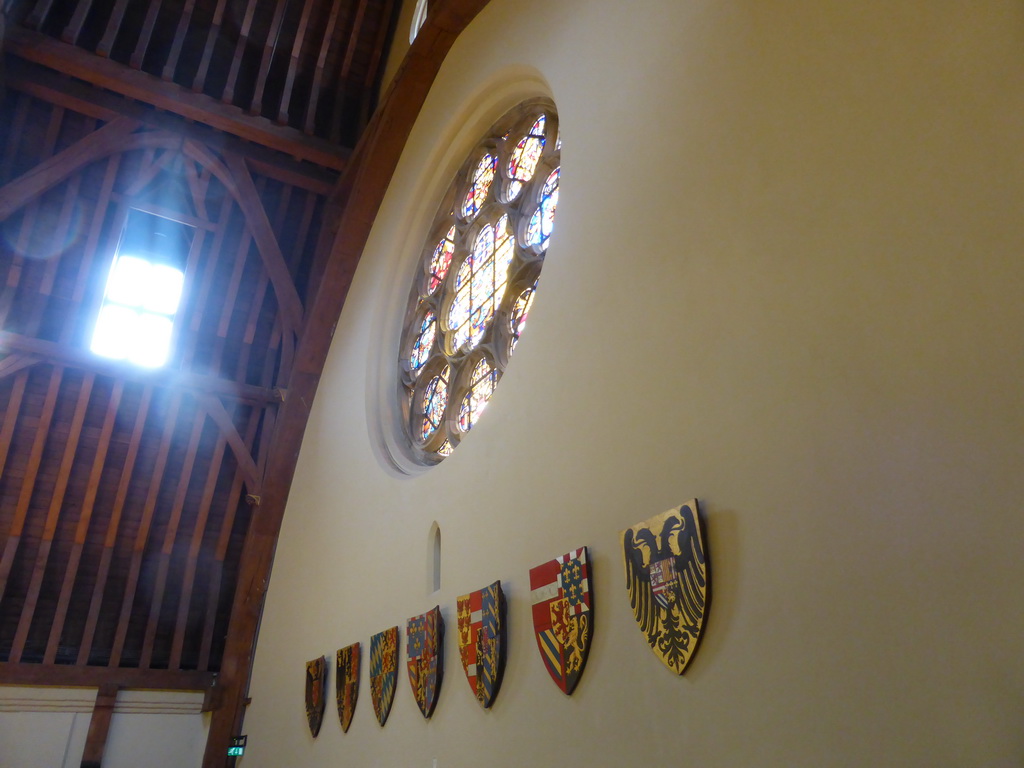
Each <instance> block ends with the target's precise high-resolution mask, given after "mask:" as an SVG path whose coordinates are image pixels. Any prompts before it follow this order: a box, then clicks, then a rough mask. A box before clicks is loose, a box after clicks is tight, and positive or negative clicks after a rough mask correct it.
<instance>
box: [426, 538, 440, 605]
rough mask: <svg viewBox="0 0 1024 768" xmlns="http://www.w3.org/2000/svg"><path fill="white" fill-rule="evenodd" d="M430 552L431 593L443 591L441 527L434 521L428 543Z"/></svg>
mask: <svg viewBox="0 0 1024 768" xmlns="http://www.w3.org/2000/svg"><path fill="white" fill-rule="evenodd" d="M427 548H428V550H429V552H430V555H429V559H430V591H431V592H437V591H438V590H439V589H441V526H439V525H438V524H437V521H434V524H433V525H432V526H430V538H429V540H428V542H427Z"/></svg>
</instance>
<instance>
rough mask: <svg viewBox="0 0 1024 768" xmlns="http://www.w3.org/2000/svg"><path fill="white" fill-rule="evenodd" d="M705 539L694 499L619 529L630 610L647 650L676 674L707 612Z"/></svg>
mask: <svg viewBox="0 0 1024 768" xmlns="http://www.w3.org/2000/svg"><path fill="white" fill-rule="evenodd" d="M704 540H705V536H704V531H703V527H702V525H701V520H700V516H699V514H698V510H697V500H696V499H692V500H691V501H688V502H687V503H686V504H683V505H682V506H681V507H679V509H670V510H669V511H668V512H665V513H663V514H660V515H658V516H657V517H652V518H651V519H650V520H646V521H644V522H642V523H638V524H636V525H634V526H632V527H631V528H627V529H626V530H624V531H623V532H622V557H623V563H624V564H625V568H626V589H627V590H628V591H629V603H630V605H631V606H632V608H633V616H634V617H635V618H636V623H637V624H638V625H639V626H640V631H641V632H643V633H644V637H645V638H646V639H647V643H648V644H649V645H650V646H651V650H653V651H654V653H655V655H656V656H657V657H658V658H659V659H661V660H662V661H663V662H664V663H665V665H666V666H667V667H668V668H669V669H671V670H672V671H673V672H675V673H676V674H679V675H681V674H683V671H684V670H685V669H686V666H687V665H688V664H689V663H690V660H691V659H692V658H693V654H694V653H695V652H696V650H697V644H698V643H699V642H700V638H701V635H702V633H703V631H704V619H705V616H706V615H707V607H708V598H709V596H710V592H709V586H710V585H709V577H710V573H709V570H708V558H707V555H706V554H705V549H704Z"/></svg>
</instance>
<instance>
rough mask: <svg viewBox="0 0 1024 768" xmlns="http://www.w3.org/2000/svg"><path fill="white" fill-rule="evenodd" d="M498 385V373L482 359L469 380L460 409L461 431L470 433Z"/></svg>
mask: <svg viewBox="0 0 1024 768" xmlns="http://www.w3.org/2000/svg"><path fill="white" fill-rule="evenodd" d="M497 384H498V371H497V369H496V368H494V367H493V366H492V365H491V364H490V363H489V362H488V361H487V360H486V359H483V358H482V359H481V360H480V361H479V362H478V363H477V364H476V366H475V367H474V368H473V374H472V376H470V379H469V388H468V389H467V390H466V394H465V395H463V396H462V405H461V406H460V407H459V429H461V430H462V431H463V432H468V431H469V430H470V429H472V427H473V425H474V424H475V423H476V420H477V419H478V418H480V414H481V413H483V412H484V408H486V407H487V402H488V401H489V400H490V399H491V395H492V394H493V393H494V388H495V387H496V386H497Z"/></svg>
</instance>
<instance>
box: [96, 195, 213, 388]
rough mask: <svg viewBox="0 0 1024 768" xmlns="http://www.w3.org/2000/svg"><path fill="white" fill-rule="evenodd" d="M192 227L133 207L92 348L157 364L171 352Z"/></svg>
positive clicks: (146, 364)
mask: <svg viewBox="0 0 1024 768" xmlns="http://www.w3.org/2000/svg"><path fill="white" fill-rule="evenodd" d="M192 234H193V231H192V227H190V226H188V225H187V224H181V223H179V222H176V221H171V220H170V219H165V218H163V217H161V216H155V215H153V214H149V213H144V212H143V211H137V210H132V211H129V213H128V218H127V221H126V222H125V227H124V230H123V231H122V233H121V241H120V243H119V244H118V247H117V252H116V253H115V254H114V260H113V263H112V264H111V267H110V274H109V276H108V277H107V285H106V289H105V291H104V294H103V303H102V304H101V306H100V310H99V313H98V315H97V317H96V327H95V329H94V331H93V335H92V343H91V344H90V349H91V350H92V351H93V353H95V354H97V355H100V356H101V357H108V358H111V359H114V360H126V361H128V362H131V363H134V364H135V365H139V366H143V367H146V368H159V367H160V366H162V365H164V364H165V363H166V362H167V360H168V358H169V357H170V354H171V340H172V338H173V335H174V317H175V315H176V314H177V312H178V307H179V305H180V303H181V296H182V292H183V290H184V287H185V262H186V259H187V256H188V251H189V248H190V247H191V244H192Z"/></svg>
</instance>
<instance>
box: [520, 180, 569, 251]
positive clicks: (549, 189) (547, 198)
mask: <svg viewBox="0 0 1024 768" xmlns="http://www.w3.org/2000/svg"><path fill="white" fill-rule="evenodd" d="M560 170H561V169H559V168H555V170H553V171H552V172H551V174H550V175H549V176H548V177H547V178H546V179H545V180H544V186H543V187H541V190H540V200H539V201H538V202H537V208H536V209H535V210H534V212H533V215H532V216H530V223H529V225H528V226H527V229H526V244H527V245H532V246H536V247H537V248H539V249H540V250H544V249H545V248H547V247H548V238H549V237H551V232H552V230H554V228H555V209H556V208H557V207H558V173H559V171H560Z"/></svg>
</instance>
